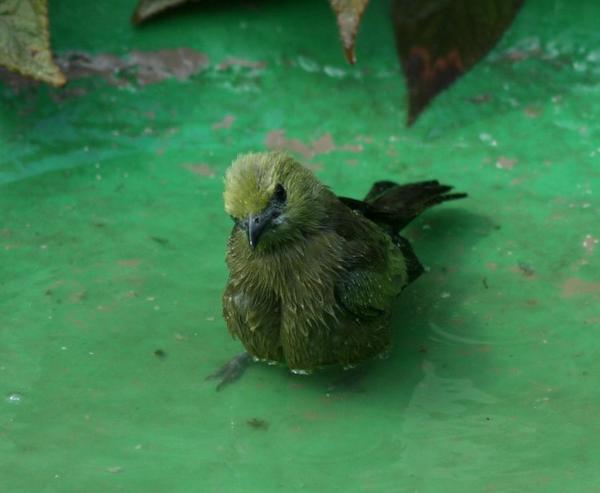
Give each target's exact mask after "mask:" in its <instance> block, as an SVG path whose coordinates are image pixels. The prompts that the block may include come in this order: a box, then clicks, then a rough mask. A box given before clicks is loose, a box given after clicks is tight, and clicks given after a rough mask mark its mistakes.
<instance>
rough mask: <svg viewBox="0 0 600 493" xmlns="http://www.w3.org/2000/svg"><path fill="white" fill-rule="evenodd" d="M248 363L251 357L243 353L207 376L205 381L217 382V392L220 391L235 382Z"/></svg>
mask: <svg viewBox="0 0 600 493" xmlns="http://www.w3.org/2000/svg"><path fill="white" fill-rule="evenodd" d="M250 361H252V357H251V356H250V354H248V353H247V352H245V351H244V352H243V353H241V354H238V355H237V356H234V357H233V358H232V359H231V360H229V361H228V362H227V363H225V364H224V365H223V366H222V367H221V368H219V369H218V370H217V371H216V372H214V373H211V374H210V375H208V376H207V377H206V379H205V380H219V384H218V385H217V390H222V389H223V387H225V386H226V385H228V384H230V383H233V382H235V381H236V380H237V379H239V378H240V377H241V376H242V375H243V374H244V372H245V371H246V368H248V364H249V363H250Z"/></svg>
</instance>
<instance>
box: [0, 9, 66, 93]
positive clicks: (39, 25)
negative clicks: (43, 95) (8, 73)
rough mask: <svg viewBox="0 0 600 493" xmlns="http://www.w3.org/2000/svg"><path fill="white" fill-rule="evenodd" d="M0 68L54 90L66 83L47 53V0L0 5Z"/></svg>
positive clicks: (48, 43) (48, 48)
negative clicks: (45, 83)
mask: <svg viewBox="0 0 600 493" xmlns="http://www.w3.org/2000/svg"><path fill="white" fill-rule="evenodd" d="M0 65H3V66H5V67H6V68H8V69H9V70H13V71H15V72H18V73H20V74H21V75H25V76H28V77H32V78H34V79H38V80H41V81H43V82H47V83H49V84H52V85H54V86H62V85H63V84H65V83H66V82H67V79H66V77H65V76H64V74H63V73H62V72H61V71H60V68H58V66H57V65H56V64H55V63H54V60H53V59H52V52H51V51H50V34H49V32H48V2H47V0H3V1H0Z"/></svg>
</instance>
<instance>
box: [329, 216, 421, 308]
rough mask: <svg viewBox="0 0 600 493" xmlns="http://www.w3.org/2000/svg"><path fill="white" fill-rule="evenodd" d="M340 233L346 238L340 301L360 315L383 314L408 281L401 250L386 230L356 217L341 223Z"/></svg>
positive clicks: (339, 223)
mask: <svg viewBox="0 0 600 493" xmlns="http://www.w3.org/2000/svg"><path fill="white" fill-rule="evenodd" d="M349 223H351V224H349ZM338 230H339V232H340V233H341V235H342V236H344V237H345V243H344V245H345V248H344V260H343V270H342V274H341V275H340V278H339V281H338V283H337V285H336V297H337V300H338V302H339V303H340V304H341V305H342V306H343V307H345V308H346V309H347V310H348V311H350V312H352V313H353V314H355V315H357V316H361V317H362V316H364V317H374V316H378V315H381V314H382V313H383V312H385V311H387V310H389V308H390V304H391V300H392V299H393V298H394V297H395V296H396V295H398V294H399V293H400V291H402V289H403V288H404V287H405V286H406V285H407V284H408V281H409V277H408V272H407V263H406V261H405V259H404V256H403V254H402V250H401V249H400V248H399V247H398V246H397V245H395V244H394V243H393V242H392V239H391V237H390V236H389V235H388V234H387V233H386V232H385V231H383V230H382V229H381V228H379V227H378V226H377V225H376V224H374V223H373V222H371V221H369V220H367V219H365V218H363V217H361V216H357V215H356V214H352V213H350V217H346V218H345V219H342V220H341V221H340V222H338Z"/></svg>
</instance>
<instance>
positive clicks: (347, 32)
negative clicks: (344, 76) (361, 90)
mask: <svg viewBox="0 0 600 493" xmlns="http://www.w3.org/2000/svg"><path fill="white" fill-rule="evenodd" d="M329 3H330V4H331V8H332V9H333V11H334V12H335V15H336V18H337V23H338V27H339V29H340V37H341V38H342V46H343V47H344V53H345V55H346V60H348V63H355V62H356V55H355V54H354V44H355V41H356V34H357V33H358V26H359V25H360V20H361V18H362V15H363V13H364V11H365V8H366V7H367V3H369V0H329Z"/></svg>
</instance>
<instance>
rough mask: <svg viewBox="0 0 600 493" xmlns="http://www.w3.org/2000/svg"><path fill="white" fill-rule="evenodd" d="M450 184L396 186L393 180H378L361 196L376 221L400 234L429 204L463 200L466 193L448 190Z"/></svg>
mask: <svg viewBox="0 0 600 493" xmlns="http://www.w3.org/2000/svg"><path fill="white" fill-rule="evenodd" d="M451 190H452V187H451V186H448V185H442V184H440V182H438V181H437V180H431V181H422V182H419V183H409V184H407V185H398V184H397V183H394V182H392V181H378V182H377V183H375V184H374V185H373V186H372V187H371V190H369V193H368V194H367V196H366V197H365V199H364V202H365V203H366V204H368V206H369V209H370V211H369V212H370V214H367V215H371V216H373V217H372V219H373V220H374V221H375V222H381V223H384V224H386V225H388V226H390V227H391V228H392V230H393V231H392V232H393V234H397V233H399V232H400V231H401V230H402V229H404V227H405V226H406V225H407V224H408V223H410V222H411V221H412V220H413V219H415V218H416V217H417V216H418V215H419V214H421V213H422V212H424V211H425V210H426V209H429V208H430V207H432V206H434V205H436V204H441V203H442V202H447V201H450V200H457V199H462V198H464V197H466V196H467V194H466V193H449V192H450V191H451Z"/></svg>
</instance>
